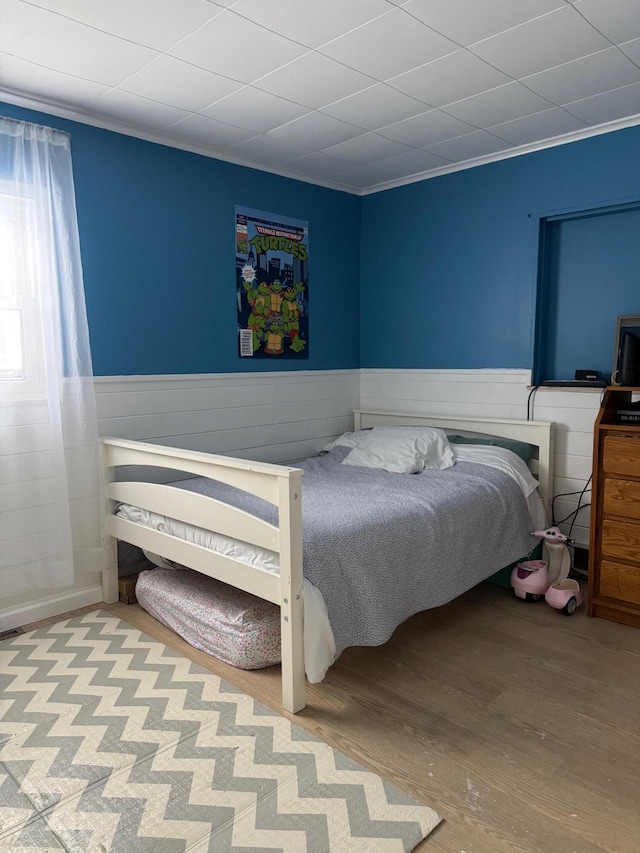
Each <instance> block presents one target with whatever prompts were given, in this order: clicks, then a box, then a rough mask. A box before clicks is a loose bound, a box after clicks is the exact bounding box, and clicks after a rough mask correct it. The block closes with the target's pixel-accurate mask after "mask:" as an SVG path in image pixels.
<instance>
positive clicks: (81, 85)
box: [0, 54, 109, 107]
mask: <svg viewBox="0 0 640 853" xmlns="http://www.w3.org/2000/svg"><path fill="white" fill-rule="evenodd" d="M0 84H1V85H2V88H3V89H4V90H13V91H14V92H17V93H20V94H25V95H27V96H31V97H33V98H38V99H44V100H46V101H47V102H49V103H58V104H64V105H69V106H72V107H86V106H87V105H88V104H90V103H91V101H95V99H96V98H99V97H100V95H104V94H106V93H107V92H108V91H109V86H105V85H104V84H102V83H92V82H91V81H90V80H83V79H82V78H81V77H71V76H70V75H69V74H62V73H61V72H60V71H52V70H51V69H50V68H43V67H42V66H41V65H35V64H34V63H33V62H27V61H26V59H20V58H19V57H18V56H9V55H8V54H2V55H0Z"/></svg>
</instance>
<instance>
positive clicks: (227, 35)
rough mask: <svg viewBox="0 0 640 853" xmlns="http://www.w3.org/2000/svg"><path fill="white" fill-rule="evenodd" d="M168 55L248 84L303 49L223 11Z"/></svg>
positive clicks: (303, 50) (287, 60)
mask: <svg viewBox="0 0 640 853" xmlns="http://www.w3.org/2000/svg"><path fill="white" fill-rule="evenodd" d="M169 52H170V53H171V54H172V55H173V56H178V57H180V59H184V60H186V61H187V62H191V63H193V64H194V65H199V66H200V67H201V68H206V69H207V70H208V71H213V72H215V73H216V74H221V75H222V76H223V77H230V78H231V79H232V80H240V81H241V82H242V83H251V82H253V81H254V80H256V79H257V78H258V77H262V76H263V75H264V74H269V73H270V72H271V71H275V69H276V68H280V67H281V66H282V65H286V64H287V63H288V62H291V61H292V60H293V59H296V58H297V57H298V56H301V55H302V54H303V53H306V52H307V49H306V48H305V47H302V45H299V44H295V43H294V42H292V41H289V40H288V39H285V38H282V36H279V35H276V33H272V32H269V30H265V29H264V28H263V27H260V26H258V24H254V23H253V21H247V20H246V18H241V17H240V16H239V15H234V13H233V10H232V9H225V10H224V11H223V12H222V14H221V15H218V16H217V17H216V18H214V19H213V21H209V23H207V24H205V25H204V26H203V27H201V28H200V29H199V30H197V32H195V33H192V34H191V35H190V36H187V38H186V39H184V40H183V41H181V42H180V43H179V44H177V45H175V47H172V48H171V50H170V51H169Z"/></svg>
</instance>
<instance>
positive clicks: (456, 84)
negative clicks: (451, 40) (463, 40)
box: [387, 50, 511, 107]
mask: <svg viewBox="0 0 640 853" xmlns="http://www.w3.org/2000/svg"><path fill="white" fill-rule="evenodd" d="M510 80H511V78H510V77H507V75H506V74H503V73H502V71H498V70H496V69H495V68H492V67H491V65H488V64H487V63H486V62H483V60H482V59H478V57H477V56H474V55H473V54H472V53H470V52H469V51H468V50H457V51H456V52H455V53H449V54H447V56H443V57H441V58H440V59H435V60H434V61H433V62H430V63H429V64H428V65H422V66H421V67H420V68H414V69H413V70H412V71H407V73H406V74H401V75H400V76H399V77H393V78H392V79H391V80H388V81H387V82H388V84H389V85H390V86H393V88H394V89H399V90H400V91H401V92H404V93H405V94H406V95H411V97H413V98H417V99H418V100H419V101H423V102H424V103H425V104H431V105H432V106H434V107H442V106H444V105H445V104H450V103H452V102H453V101H460V100H462V99H463V98H468V97H469V96H471V95H476V94H478V92H484V91H486V90H487V89H495V87H496V86H501V85H502V84H503V83H509V82H510Z"/></svg>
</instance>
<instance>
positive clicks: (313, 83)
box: [255, 51, 375, 110]
mask: <svg viewBox="0 0 640 853" xmlns="http://www.w3.org/2000/svg"><path fill="white" fill-rule="evenodd" d="M374 82H375V81H374V80H372V79H371V77H366V76H365V75H364V74H360V72H359V71H354V70H353V68H347V67H346V66H345V65H342V64H341V63H339V62H336V61H335V60H333V59H329V57H327V56H323V55H322V54H321V53H315V52H314V51H312V52H310V53H307V54H305V55H304V56H301V57H300V58H299V59H296V60H294V61H293V62H291V63H289V65H287V66H286V67H284V68H281V69H279V70H277V71H274V72H272V73H271V74H267V75H266V76H265V77H263V78H262V79H260V80H258V81H257V82H256V84H255V85H256V86H257V87H258V88H259V89H263V90H264V91H265V92H271V94H272V95H279V96H280V97H283V98H289V99H290V100H292V101H296V103H298V104H304V106H306V107H309V108H310V109H314V110H316V109H319V108H320V107H323V106H325V104H330V103H332V102H333V101H338V100H340V98H346V97H347V96H348V95H353V94H354V93H355V92H359V91H361V90H362V89H366V88H367V87H369V86H371V85H373V83H374Z"/></svg>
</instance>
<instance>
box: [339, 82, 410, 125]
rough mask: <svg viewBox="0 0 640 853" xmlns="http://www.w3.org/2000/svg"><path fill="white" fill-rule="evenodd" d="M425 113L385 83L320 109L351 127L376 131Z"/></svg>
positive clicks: (401, 93)
mask: <svg viewBox="0 0 640 853" xmlns="http://www.w3.org/2000/svg"><path fill="white" fill-rule="evenodd" d="M424 110H425V105H424V104H423V103H422V102H421V101H416V100H415V99H414V98H410V97H409V96H408V95H405V94H404V93H403V92H398V91H397V90H396V89H392V88H391V87H390V86H387V85H386V84H385V83H378V84H377V85H375V86H372V87H371V88H370V89H365V90H364V91H362V92H357V93H356V94H355V95H351V96H350V97H348V98H343V99H342V100H341V101H336V103H335V104H329V106H326V107H323V109H322V112H323V113H326V114H327V115H330V116H333V117H334V118H338V119H341V120H343V121H346V122H351V124H357V125H358V126H360V127H366V128H368V129H369V130H375V129H376V128H378V127H384V126H386V125H388V124H393V122H395V121H399V120H400V119H402V118H408V117H409V116H414V115H419V114H420V113H423V112H424Z"/></svg>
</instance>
